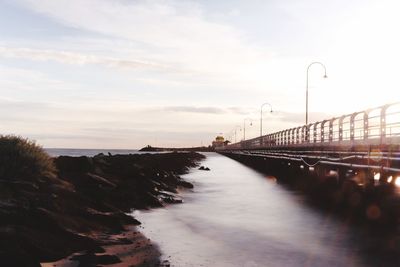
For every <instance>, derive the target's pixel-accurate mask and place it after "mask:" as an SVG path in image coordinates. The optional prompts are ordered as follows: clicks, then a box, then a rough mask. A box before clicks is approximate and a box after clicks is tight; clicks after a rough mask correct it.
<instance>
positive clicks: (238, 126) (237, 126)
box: [233, 125, 242, 143]
mask: <svg viewBox="0 0 400 267" xmlns="http://www.w3.org/2000/svg"><path fill="white" fill-rule="evenodd" d="M237 128H239V129H240V131H241V130H242V128H241V127H240V125H236V126H235V129H234V130H233V131H234V132H235V143H236V130H237Z"/></svg>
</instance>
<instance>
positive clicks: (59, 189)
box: [0, 153, 204, 266]
mask: <svg viewBox="0 0 400 267" xmlns="http://www.w3.org/2000/svg"><path fill="white" fill-rule="evenodd" d="M203 158H204V156H202V155H200V154H196V153H165V154H154V155H151V154H145V155H137V154H134V155H109V156H105V155H97V156H95V157H64V156H63V157H58V158H56V159H54V163H55V165H56V167H57V169H58V177H42V176H39V177H31V178H30V179H29V180H26V179H21V180H19V179H14V180H0V221H1V227H0V262H1V265H2V266H3V265H4V266H40V264H39V263H40V262H43V261H56V260H59V259H60V258H63V257H66V256H68V255H70V254H72V253H75V252H77V251H91V253H89V254H86V255H83V256H82V257H81V258H80V261H81V266H95V265H101V264H111V263H118V262H119V259H118V258H117V257H116V256H114V255H94V254H95V253H102V252H103V251H104V250H103V249H102V248H101V245H104V242H105V241H104V240H103V239H102V238H101V236H99V237H97V236H96V235H92V233H94V232H95V233H96V232H97V233H118V232H121V231H123V230H124V229H125V227H124V226H125V225H127V224H133V225H138V224H140V222H138V221H137V220H135V219H134V218H132V217H131V216H128V215H126V213H129V212H130V211H131V210H132V209H135V208H148V207H159V206H162V203H181V202H182V199H180V198H179V197H178V196H176V195H175V194H174V193H175V192H176V189H177V187H178V186H184V187H189V188H190V187H193V185H191V184H190V183H188V182H185V181H183V180H182V179H181V178H180V177H179V174H183V173H185V172H187V171H188V169H189V168H190V167H195V166H197V161H199V160H201V159H203ZM0 164H5V163H4V162H0ZM0 168H1V166H0ZM89 233H90V234H89ZM122 241H123V240H121V242H122ZM85 263H87V264H89V265H85ZM90 264H94V265H90Z"/></svg>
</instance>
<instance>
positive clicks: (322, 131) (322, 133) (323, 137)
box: [321, 121, 327, 143]
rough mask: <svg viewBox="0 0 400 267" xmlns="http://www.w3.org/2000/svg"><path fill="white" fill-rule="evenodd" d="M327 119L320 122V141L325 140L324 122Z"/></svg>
mask: <svg viewBox="0 0 400 267" xmlns="http://www.w3.org/2000/svg"><path fill="white" fill-rule="evenodd" d="M326 122H327V121H322V122H321V143H323V142H325V123H326Z"/></svg>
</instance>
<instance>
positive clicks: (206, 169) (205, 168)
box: [199, 166, 210, 171]
mask: <svg viewBox="0 0 400 267" xmlns="http://www.w3.org/2000/svg"><path fill="white" fill-rule="evenodd" d="M199 170H201V171H209V170H210V168H208V167H204V166H201V167H200V168H199Z"/></svg>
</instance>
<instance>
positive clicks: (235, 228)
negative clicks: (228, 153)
mask: <svg viewBox="0 0 400 267" xmlns="http://www.w3.org/2000/svg"><path fill="white" fill-rule="evenodd" d="M202 164H203V165H205V166H207V167H209V168H210V169H211V171H209V172H207V171H200V170H194V171H193V172H191V173H190V174H187V175H185V176H184V178H185V179H187V180H188V181H191V182H193V183H194V185H195V188H194V190H193V192H186V193H183V196H184V200H185V204H183V205H171V206H168V207H167V208H165V209H156V210H151V211H145V212H143V211H142V212H135V214H134V215H135V217H136V218H137V219H139V220H140V221H141V222H142V223H143V229H141V230H142V232H143V233H144V234H145V235H146V236H148V237H149V238H150V239H152V240H153V241H154V242H156V243H157V244H158V245H159V246H160V249H161V251H162V253H163V255H164V259H167V260H169V261H170V262H171V265H172V266H179V267H181V266H184V267H186V266H220V267H228V266H229V267H231V266H244V267H258V266H279V267H281V266H365V264H366V263H365V260H363V259H362V258H361V256H360V254H359V253H358V249H357V243H356V242H358V241H357V237H356V236H355V234H354V229H352V228H351V226H349V225H347V224H346V223H345V222H344V221H341V220H339V219H338V218H336V217H334V216H330V215H329V214H327V213H324V212H322V211H318V210H315V209H313V208H310V207H309V206H308V205H307V204H305V201H304V197H303V195H301V194H299V193H296V192H293V191H290V190H287V189H285V188H283V187H282V186H281V185H279V184H277V183H276V180H274V179H273V178H271V177H266V176H265V175H262V174H260V173H258V172H256V171H254V170H252V169H250V168H248V167H246V166H244V165H242V164H240V163H238V162H236V161H234V160H231V159H229V158H226V157H223V156H221V155H218V154H214V153H208V154H207V159H206V160H205V161H204V162H202Z"/></svg>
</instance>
